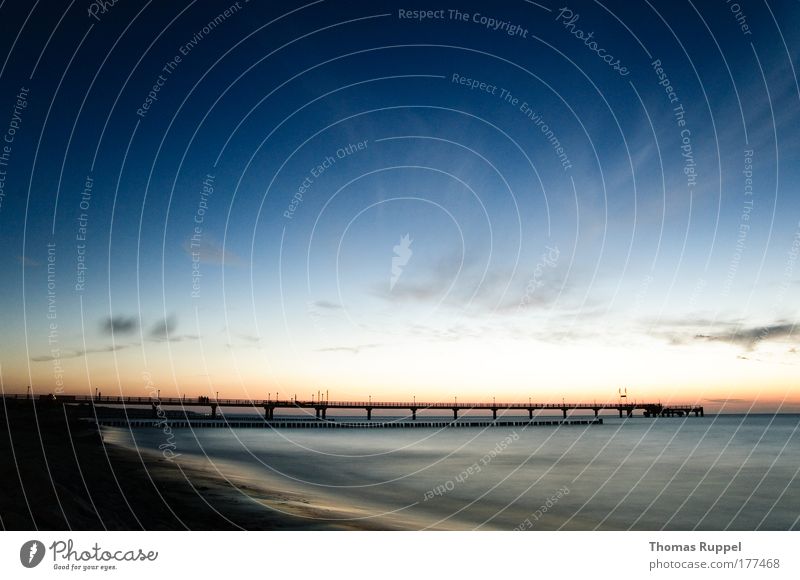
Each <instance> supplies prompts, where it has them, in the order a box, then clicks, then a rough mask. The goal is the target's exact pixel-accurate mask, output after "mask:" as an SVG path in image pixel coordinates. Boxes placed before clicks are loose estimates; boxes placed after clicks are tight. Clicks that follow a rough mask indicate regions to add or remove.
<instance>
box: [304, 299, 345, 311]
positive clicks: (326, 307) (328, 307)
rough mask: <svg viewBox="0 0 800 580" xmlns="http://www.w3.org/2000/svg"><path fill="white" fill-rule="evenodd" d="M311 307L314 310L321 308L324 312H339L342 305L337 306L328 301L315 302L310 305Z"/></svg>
mask: <svg viewBox="0 0 800 580" xmlns="http://www.w3.org/2000/svg"><path fill="white" fill-rule="evenodd" d="M311 306H312V307H314V308H322V309H324V310H341V309H342V305H341V304H337V303H336V302H330V301H328V300H316V301H314V302H312V303H311Z"/></svg>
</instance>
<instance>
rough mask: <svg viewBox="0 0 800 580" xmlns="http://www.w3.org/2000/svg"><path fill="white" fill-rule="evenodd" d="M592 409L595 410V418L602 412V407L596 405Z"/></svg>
mask: <svg viewBox="0 0 800 580" xmlns="http://www.w3.org/2000/svg"><path fill="white" fill-rule="evenodd" d="M592 410H593V411H594V418H595V419H597V416H598V415H599V414H600V409H598V408H597V407H595V408H594V409H592Z"/></svg>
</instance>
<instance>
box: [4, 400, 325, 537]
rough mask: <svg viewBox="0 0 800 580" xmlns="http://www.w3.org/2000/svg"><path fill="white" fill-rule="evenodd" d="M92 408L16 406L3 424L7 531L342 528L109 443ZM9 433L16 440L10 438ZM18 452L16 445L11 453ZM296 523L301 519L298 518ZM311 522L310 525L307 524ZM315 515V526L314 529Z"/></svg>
mask: <svg viewBox="0 0 800 580" xmlns="http://www.w3.org/2000/svg"><path fill="white" fill-rule="evenodd" d="M89 414H90V411H89V410H88V409H81V408H74V407H63V408H62V406H60V405H58V406H54V407H49V406H44V405H37V406H36V409H35V410H34V408H33V405H31V404H30V402H29V401H19V402H17V404H14V405H12V404H9V405H8V406H7V407H6V409H5V412H3V413H2V415H1V416H0V418H1V419H2V420H0V477H2V481H3V492H2V494H0V524H2V528H3V529H5V530H35V529H36V530H104V529H105V530H185V529H191V530H238V529H248V530H284V529H285V530H291V529H328V528H335V527H338V526H336V525H333V524H327V523H325V516H324V514H323V513H321V512H319V511H318V510H315V509H314V508H313V507H309V506H308V505H307V504H305V503H304V500H303V498H301V497H296V496H293V495H291V494H286V493H274V494H273V493H269V492H268V491H266V490H263V489H256V488H253V489H249V488H247V486H244V485H242V484H240V485H239V486H238V489H239V490H242V489H244V490H247V491H248V492H250V494H251V495H250V496H248V497H252V498H254V500H256V501H262V502H265V503H269V502H276V503H282V504H283V505H286V506H290V507H289V508H288V509H283V510H282V512H277V511H274V510H270V509H268V508H263V509H253V501H254V500H249V499H244V498H243V496H242V495H241V493H240V492H237V491H232V484H231V483H230V482H228V481H226V480H225V479H223V478H221V477H219V476H218V475H215V474H213V473H210V472H208V471H205V470H201V469H192V467H191V466H188V465H179V464H178V463H175V462H173V461H169V460H167V459H165V458H164V457H163V456H162V455H161V454H160V453H158V452H155V451H150V450H146V449H140V450H138V451H137V450H133V449H130V448H126V447H123V446H119V445H113V444H108V443H105V442H103V440H102V439H101V437H100V434H99V433H98V431H97V430H96V429H95V428H94V427H93V426H92V424H91V423H89V422H86V421H81V420H80V419H81V418H84V417H86V416H88V415H89ZM9 434H11V437H10V435H9ZM12 443H13V445H12ZM294 514H296V515H294ZM304 516H305V517H304ZM309 516H310V517H311V518H312V521H311V522H309Z"/></svg>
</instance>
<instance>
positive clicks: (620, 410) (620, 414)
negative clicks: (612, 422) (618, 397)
mask: <svg viewBox="0 0 800 580" xmlns="http://www.w3.org/2000/svg"><path fill="white" fill-rule="evenodd" d="M619 418H620V419H622V407H620V409H619Z"/></svg>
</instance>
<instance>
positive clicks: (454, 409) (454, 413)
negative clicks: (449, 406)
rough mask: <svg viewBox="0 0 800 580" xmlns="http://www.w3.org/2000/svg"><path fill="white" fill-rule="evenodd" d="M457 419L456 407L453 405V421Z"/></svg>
mask: <svg viewBox="0 0 800 580" xmlns="http://www.w3.org/2000/svg"><path fill="white" fill-rule="evenodd" d="M457 420H458V409H457V408H455V407H453V421H457Z"/></svg>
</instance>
